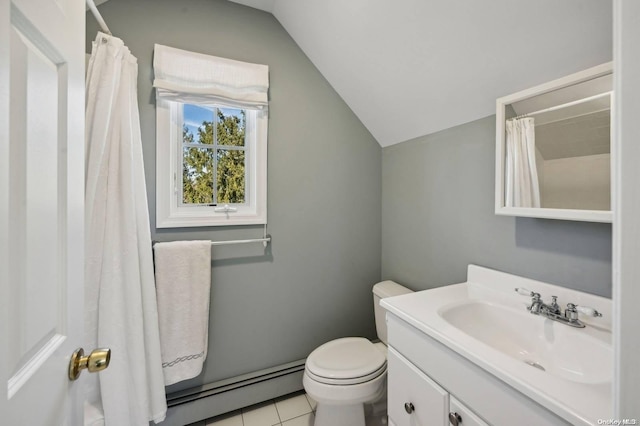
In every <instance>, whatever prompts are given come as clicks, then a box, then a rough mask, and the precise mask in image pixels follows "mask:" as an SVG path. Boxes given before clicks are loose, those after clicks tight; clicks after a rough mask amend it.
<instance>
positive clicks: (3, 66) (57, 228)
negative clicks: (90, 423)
mask: <svg viewBox="0 0 640 426" xmlns="http://www.w3.org/2000/svg"><path fill="white" fill-rule="evenodd" d="M84 19H85V6H84V2H83V1H82V0H0V379H1V380H2V383H0V424H3V425H12V426H18V425H29V426H40V425H73V426H75V425H80V424H81V423H82V395H81V393H80V389H79V383H81V382H82V381H77V382H71V381H70V380H69V378H68V365H69V358H70V356H71V353H72V352H73V351H74V350H75V349H76V348H77V347H78V346H79V344H80V339H81V335H82V332H83V326H82V324H83V317H84V315H83V293H82V288H83V270H84V267H83V251H84V248H83V246H84V241H83V239H84V236H83V222H84V220H83V219H84V47H85V46H84V40H85V34H84Z"/></svg>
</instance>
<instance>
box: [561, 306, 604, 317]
mask: <svg viewBox="0 0 640 426" xmlns="http://www.w3.org/2000/svg"><path fill="white" fill-rule="evenodd" d="M578 312H580V313H581V314H584V315H588V316H590V317H601V316H602V314H601V313H600V312H598V311H596V310H595V309H594V308H591V307H589V306H578V305H574V304H573V303H567V310H566V311H565V314H564V315H565V317H567V318H569V319H573V320H575V319H578Z"/></svg>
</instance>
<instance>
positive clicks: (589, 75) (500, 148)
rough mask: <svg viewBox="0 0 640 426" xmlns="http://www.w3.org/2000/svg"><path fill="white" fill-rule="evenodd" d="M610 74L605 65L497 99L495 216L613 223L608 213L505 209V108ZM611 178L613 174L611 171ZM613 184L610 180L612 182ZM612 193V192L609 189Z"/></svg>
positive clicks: (611, 65)
mask: <svg viewBox="0 0 640 426" xmlns="http://www.w3.org/2000/svg"><path fill="white" fill-rule="evenodd" d="M611 73H613V62H607V63H604V64H601V65H598V66H595V67H592V68H589V69H586V70H584V71H580V72H577V73H575V74H571V75H568V76H566V77H562V78H559V79H557V80H553V81H550V82H548V83H544V84H541V85H539V86H535V87H532V88H530V89H526V90H522V91H520V92H517V93H514V94H512V95H508V96H504V97H501V98H498V100H497V101H496V187H495V191H496V194H495V195H496V197H495V214H496V215H502V216H520V217H537V218H544V219H561V220H577V221H584V222H605V223H606V222H608V223H611V222H612V221H613V213H612V212H611V210H577V209H555V208H544V207H505V205H504V203H505V193H504V183H505V171H504V167H505V155H506V154H505V142H506V141H505V139H506V135H505V133H506V131H505V126H506V124H505V116H506V106H507V105H510V104H513V103H515V102H518V101H521V100H524V99H527V98H531V97H534V96H539V95H543V94H545V93H549V92H553V91H554V90H558V89H562V88H565V87H568V86H573V85H575V84H579V83H582V82H584V81H588V80H592V79H594V78H597V77H602V76H605V75H607V74H611ZM613 97H614V93H613V88H611V106H612V110H611V115H612V117H613V114H614V112H613V104H614V102H613ZM610 141H611V142H610V143H611V145H612V148H613V142H614V139H613V137H611V139H610ZM612 175H613V171H612ZM611 182H612V184H613V180H612V181H611ZM612 193H613V188H612Z"/></svg>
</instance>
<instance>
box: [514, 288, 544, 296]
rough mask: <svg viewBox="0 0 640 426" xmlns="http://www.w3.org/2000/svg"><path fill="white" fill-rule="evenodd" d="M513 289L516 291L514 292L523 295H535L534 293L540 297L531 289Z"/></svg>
mask: <svg viewBox="0 0 640 426" xmlns="http://www.w3.org/2000/svg"><path fill="white" fill-rule="evenodd" d="M514 290H515V291H516V293H518V294H521V295H523V296H529V297H535V296H536V294H537V295H538V297H540V295H539V294H538V293H534V292H533V291H531V290H529V289H527V288H523V287H517V288H515V289H514Z"/></svg>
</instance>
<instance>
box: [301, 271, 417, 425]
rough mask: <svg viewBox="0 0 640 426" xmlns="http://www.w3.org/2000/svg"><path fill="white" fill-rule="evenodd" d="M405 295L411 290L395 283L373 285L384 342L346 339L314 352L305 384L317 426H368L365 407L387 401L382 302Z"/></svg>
mask: <svg viewBox="0 0 640 426" xmlns="http://www.w3.org/2000/svg"><path fill="white" fill-rule="evenodd" d="M406 293H411V290H409V289H408V288H406V287H403V286H401V285H400V284H397V283H395V282H393V281H383V282H381V283H378V284H376V285H374V286H373V309H374V312H375V318H376V330H377V332H378V338H379V339H380V340H381V341H382V342H381V343H375V344H374V343H372V342H370V341H369V340H367V339H364V338H362V337H345V338H342V339H336V340H332V341H330V342H327V343H325V344H323V345H321V346H319V347H318V348H317V349H315V350H314V351H313V352H311V354H310V355H309V357H308V358H307V362H306V364H305V370H304V377H303V380H302V384H303V386H304V389H305V391H306V392H307V394H308V395H309V396H310V397H311V398H313V399H314V400H316V402H317V403H318V405H317V407H316V420H315V423H314V425H315V426H365V413H364V412H365V410H364V406H365V404H367V403H373V402H376V401H382V402H383V403H384V402H386V401H385V399H386V391H387V346H386V344H387V323H386V321H385V311H384V310H383V309H382V308H381V307H380V299H383V298H385V297H390V296H398V295H401V294H406ZM384 408H385V409H386V405H385V406H384Z"/></svg>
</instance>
